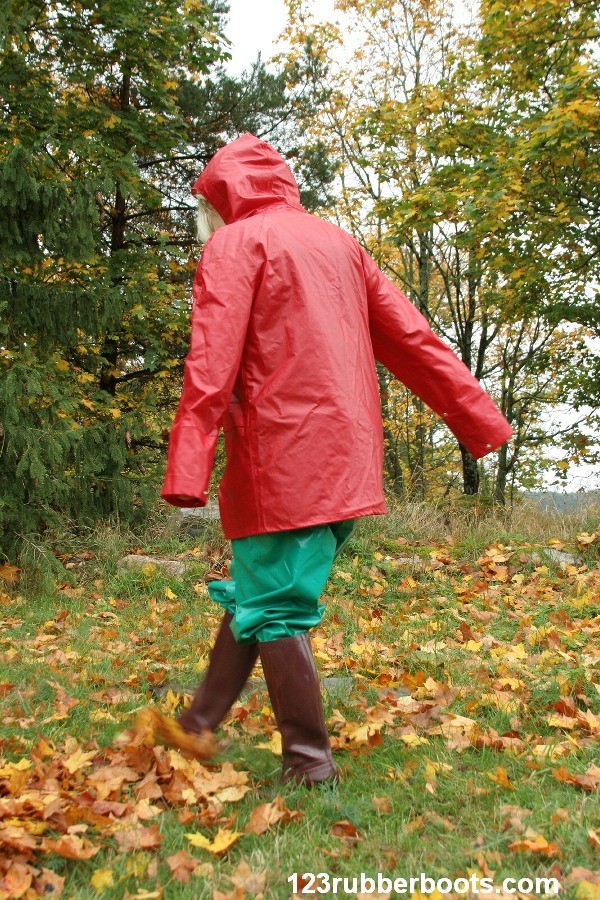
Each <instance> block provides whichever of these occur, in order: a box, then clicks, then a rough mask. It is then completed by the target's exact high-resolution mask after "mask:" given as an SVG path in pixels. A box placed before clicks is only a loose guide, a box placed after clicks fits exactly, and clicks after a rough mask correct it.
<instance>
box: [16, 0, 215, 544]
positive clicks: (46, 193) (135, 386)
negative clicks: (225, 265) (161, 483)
mask: <svg viewBox="0 0 600 900" xmlns="http://www.w3.org/2000/svg"><path fill="white" fill-rule="evenodd" d="M6 7H8V8H6ZM223 12H224V8H223V7H222V6H221V5H219V4H217V3H213V4H207V3H204V2H199V0H186V2H185V3H183V4H181V3H179V2H172V0H110V2H108V0H83V2H75V3H70V4H63V3H55V2H44V0H38V2H33V3H30V4H21V3H17V2H13V3H8V4H5V9H4V15H3V20H2V21H0V33H1V34H2V48H1V58H0V93H1V95H2V96H3V98H4V101H3V113H4V115H3V117H2V124H1V125H0V146H1V148H2V149H1V150H0V315H1V317H2V318H1V324H0V328H1V331H0V423H1V429H2V434H1V437H0V498H1V499H0V522H1V524H2V538H1V546H2V548H3V549H4V551H5V552H8V553H11V552H15V550H16V549H17V548H19V547H22V544H23V541H24V540H25V539H27V536H28V535H30V534H31V533H32V532H40V531H43V530H44V528H46V527H47V526H48V525H51V524H57V523H58V522H60V521H64V517H65V516H66V517H68V519H71V520H73V521H74V522H77V523H88V524H91V523H93V522H95V521H96V520H97V519H98V518H99V517H101V516H106V515H109V514H118V515H119V516H120V517H122V518H123V519H125V520H135V517H136V511H137V514H141V512H142V511H143V510H144V507H145V495H147V494H148V492H149V491H150V486H149V485H148V484H147V477H146V476H147V473H146V468H147V464H148V461H149V460H152V459H155V458H156V455H157V451H159V450H160V449H161V444H160V441H157V435H158V437H160V416H159V415H158V414H157V403H158V404H160V401H161V397H162V396H163V394H164V393H165V390H164V387H163V385H164V382H166V381H167V380H168V377H169V373H170V369H171V368H173V367H176V366H178V365H179V363H180V359H179V355H178V354H177V350H178V349H180V350H181V352H183V343H184V338H185V329H186V325H187V322H186V319H187V309H186V302H185V293H186V290H187V282H188V275H189V271H190V266H191V264H195V262H194V261H193V260H192V261H190V246H189V237H188V235H189V232H190V229H189V220H190V217H191V214H190V209H189V204H188V203H187V202H185V201H184V199H182V196H181V189H180V186H179V185H178V184H177V183H176V180H175V179H174V178H173V177H172V176H171V173H170V171H169V165H170V163H171V161H172V159H173V158H174V157H175V156H176V155H177V154H178V153H181V154H185V153H186V152H187V146H188V144H187V139H188V133H187V127H186V122H185V117H184V115H183V113H182V111H181V108H180V106H179V104H178V101H177V95H178V91H179V86H180V83H181V82H182V81H183V80H188V81H190V82H192V83H193V81H194V80H195V79H198V78H199V77H201V76H202V75H203V74H205V73H206V72H207V71H208V69H209V67H210V66H211V65H213V64H214V63H215V62H216V61H217V60H218V59H219V58H220V57H221V56H222V54H223V44H222V37H221V33H220V30H219V27H220V16H221V14H222V13H223ZM184 225H185V228H186V231H185V237H184V236H183V227H184Z"/></svg>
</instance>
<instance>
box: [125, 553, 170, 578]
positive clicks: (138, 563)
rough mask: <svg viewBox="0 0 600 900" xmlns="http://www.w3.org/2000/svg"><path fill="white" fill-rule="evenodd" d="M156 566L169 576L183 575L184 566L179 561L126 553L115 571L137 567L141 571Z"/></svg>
mask: <svg viewBox="0 0 600 900" xmlns="http://www.w3.org/2000/svg"><path fill="white" fill-rule="evenodd" d="M148 565H151V566H156V567H157V568H159V569H164V570H165V572H168V573H169V575H175V576H177V577H178V578H179V577H181V576H182V575H185V571H186V565H185V563H183V562H181V560H180V559H163V558H162V557H160V556H142V555H141V554H138V553H128V554H127V556H124V557H123V558H122V559H120V560H119V562H118V563H117V569H120V570H123V569H130V568H132V567H133V568H135V567H137V568H138V569H141V568H142V567H143V566H148Z"/></svg>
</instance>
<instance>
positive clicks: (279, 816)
mask: <svg viewBox="0 0 600 900" xmlns="http://www.w3.org/2000/svg"><path fill="white" fill-rule="evenodd" d="M302 815H303V814H302V813H301V812H298V811H297V810H291V809H288V808H287V806H285V804H284V802H283V798H282V797H281V796H280V795H279V794H278V795H277V796H276V797H275V799H274V800H273V801H272V802H271V803H261V804H260V805H259V806H255V807H254V809H253V810H252V813H251V814H250V819H249V820H248V824H247V825H246V827H245V829H244V831H246V832H247V833H248V834H264V832H265V831H268V830H269V828H272V827H273V825H276V824H277V823H278V822H283V824H284V825H287V823H288V822H291V821H292V819H299V818H300V817H301V816H302Z"/></svg>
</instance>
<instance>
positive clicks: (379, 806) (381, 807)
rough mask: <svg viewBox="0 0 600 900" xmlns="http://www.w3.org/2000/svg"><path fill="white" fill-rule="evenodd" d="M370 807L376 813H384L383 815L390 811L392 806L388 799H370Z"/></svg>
mask: <svg viewBox="0 0 600 900" xmlns="http://www.w3.org/2000/svg"><path fill="white" fill-rule="evenodd" d="M371 806H372V807H373V809H376V810H377V812H380V813H384V814H385V815H387V814H388V813H391V811H392V804H391V803H390V798H389V797H372V798H371Z"/></svg>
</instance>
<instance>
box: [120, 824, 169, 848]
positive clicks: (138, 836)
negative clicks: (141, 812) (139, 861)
mask: <svg viewBox="0 0 600 900" xmlns="http://www.w3.org/2000/svg"><path fill="white" fill-rule="evenodd" d="M115 840H116V842H117V844H118V845H119V847H120V848H121V850H123V851H124V852H127V851H128V850H149V849H151V848H153V847H160V844H161V841H162V835H161V834H160V831H159V830H158V825H149V826H148V827H147V828H126V829H123V831H117V832H115Z"/></svg>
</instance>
